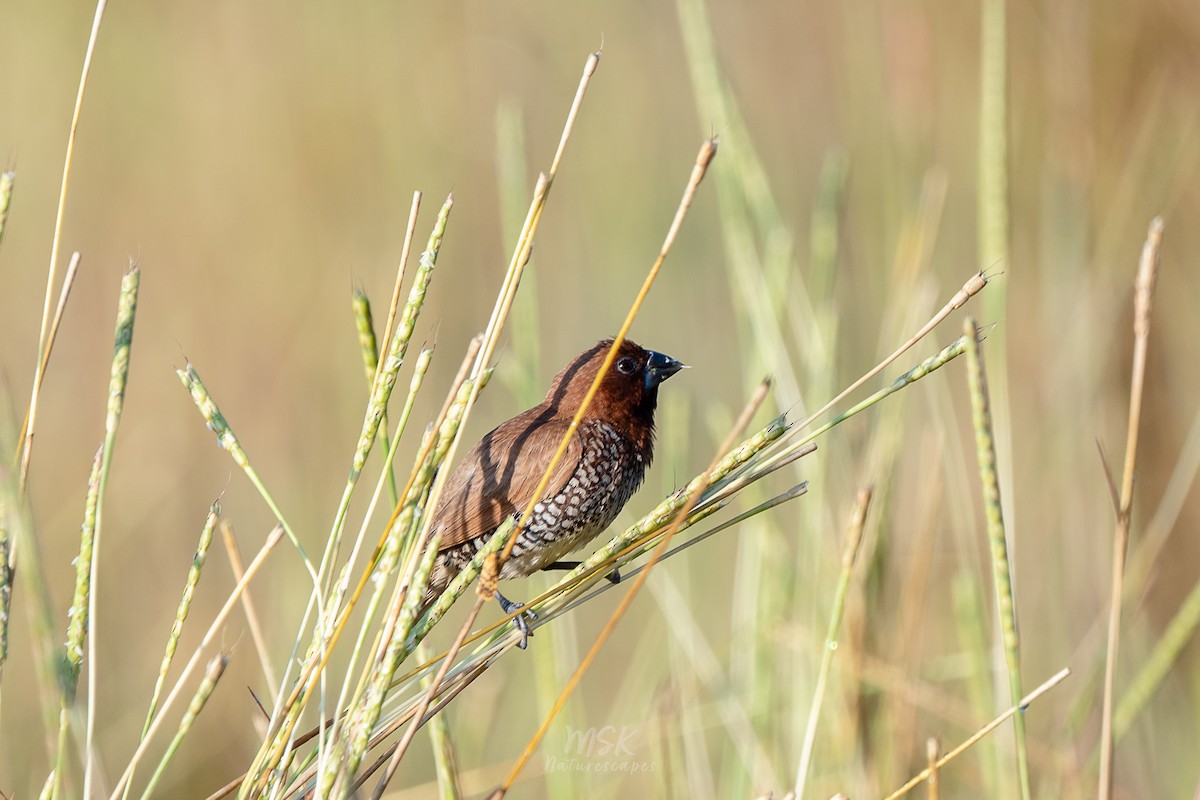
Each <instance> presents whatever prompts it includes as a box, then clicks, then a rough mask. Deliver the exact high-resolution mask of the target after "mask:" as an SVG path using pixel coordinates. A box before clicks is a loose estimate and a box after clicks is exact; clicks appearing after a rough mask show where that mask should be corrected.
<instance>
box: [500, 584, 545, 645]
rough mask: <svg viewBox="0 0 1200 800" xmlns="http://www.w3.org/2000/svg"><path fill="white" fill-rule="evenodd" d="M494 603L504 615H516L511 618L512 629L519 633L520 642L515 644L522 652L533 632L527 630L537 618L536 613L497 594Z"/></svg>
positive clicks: (522, 604)
mask: <svg viewBox="0 0 1200 800" xmlns="http://www.w3.org/2000/svg"><path fill="white" fill-rule="evenodd" d="M496 602H497V603H499V604H500V608H502V609H504V613H505V614H516V616H515V617H513V627H514V628H516V629H517V630H518V631H520V632H521V641H519V642H517V647H519V648H521V649H522V650H524V649H525V648H526V647H528V646H529V637H530V636H533V631H531V630H530V629H529V623H530V622H533V621H534V620H536V619H537V618H538V617H537V613H536V612H534V611H533V609H526V608H525V604H524V603H517V602H514V601H512V600H509V599H508V598H507V597H505V596H504V595H502V594H500V593H499V592H496ZM522 609H525V610H522ZM518 612H519V613H518Z"/></svg>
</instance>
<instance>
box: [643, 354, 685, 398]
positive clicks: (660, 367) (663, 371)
mask: <svg viewBox="0 0 1200 800" xmlns="http://www.w3.org/2000/svg"><path fill="white" fill-rule="evenodd" d="M648 352H649V353H650V359H649V360H648V361H647V362H646V388H647V389H653V388H654V387H656V386H658V385H659V384H660V383H662V382H663V381H665V380H666V379H667V378H669V377H671V376H672V375H674V374H675V373H676V372H679V370H681V369H687V364H684V363H683V362H681V361H676V360H675V359H673V358H671V357H670V356H668V355H665V354H663V353H656V352H655V351H653V350H649V351H648Z"/></svg>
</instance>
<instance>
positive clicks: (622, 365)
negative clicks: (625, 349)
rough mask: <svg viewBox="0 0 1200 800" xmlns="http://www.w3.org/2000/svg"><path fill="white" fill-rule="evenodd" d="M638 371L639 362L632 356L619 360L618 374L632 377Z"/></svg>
mask: <svg viewBox="0 0 1200 800" xmlns="http://www.w3.org/2000/svg"><path fill="white" fill-rule="evenodd" d="M636 369H637V361H636V360H635V359H633V358H631V357H630V356H625V357H624V358H621V359H618V360H617V372H619V373H621V374H622V375H632V374H633V373H634V371H635V370H636Z"/></svg>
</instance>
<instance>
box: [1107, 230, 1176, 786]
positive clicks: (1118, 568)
mask: <svg viewBox="0 0 1200 800" xmlns="http://www.w3.org/2000/svg"><path fill="white" fill-rule="evenodd" d="M1162 235H1163V221H1162V218H1161V217H1155V218H1154V219H1153V220H1151V222H1150V231H1149V233H1147V235H1146V243H1145V245H1144V246H1143V247H1142V258H1141V261H1140V263H1139V264H1138V271H1137V281H1136V283H1135V284H1134V287H1135V290H1134V298H1133V374H1132V376H1131V377H1130V379H1129V424H1128V427H1127V429H1126V432H1125V468H1124V470H1123V471H1122V473H1121V495H1120V506H1119V507H1118V509H1117V528H1116V532H1115V533H1114V535H1113V554H1112V587H1111V588H1112V595H1111V597H1110V599H1109V611H1108V647H1107V649H1106V651H1105V655H1104V700H1103V712H1102V714H1101V717H1100V785H1099V790H1098V797H1099V798H1100V800H1108V799H1109V798H1110V797H1111V796H1112V783H1113V710H1114V692H1113V688H1114V684H1115V682H1116V674H1117V653H1118V651H1119V649H1120V640H1121V593H1122V590H1123V588H1124V580H1125V553H1126V551H1127V550H1128V548H1129V521H1130V517H1131V515H1132V510H1133V480H1134V475H1135V474H1136V469H1137V451H1138V432H1139V430H1140V428H1141V422H1142V397H1143V395H1144V394H1145V387H1146V354H1147V351H1148V349H1149V342H1150V308H1151V306H1152V304H1153V300H1154V284H1155V281H1156V279H1157V276H1158V257H1159V256H1158V253H1159V248H1160V246H1161V245H1162Z"/></svg>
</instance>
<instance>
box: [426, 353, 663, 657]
mask: <svg viewBox="0 0 1200 800" xmlns="http://www.w3.org/2000/svg"><path fill="white" fill-rule="evenodd" d="M612 341H613V340H612V339H607V340H604V341H602V342H599V343H598V344H596V345H595V346H594V347H591V348H589V349H588V350H585V351H584V352H582V353H580V354H579V355H578V356H576V357H575V358H574V359H572V360H571V362H570V363H569V364H567V366H566V367H564V368H563V370H562V371H561V372H559V373H558V375H557V376H555V378H554V381H553V383H551V384H550V391H549V392H548V393H547V394H546V399H545V400H543V401H542V402H541V403H540V404H538V405H536V406H534V407H533V408H531V409H529V410H528V411H525V412H523V413H521V414H518V415H517V416H515V417H513V418H512V419H510V420H508V421H507V422H503V423H501V424H500V425H499V426H498V427H497V428H495V429H494V430H493V431H492V432H491V433H489V434H487V435H486V436H484V437H483V438H482V439H481V440H480V441H479V442H478V443H477V444H476V445H475V446H474V447H472V448H471V450H470V452H468V453H467V454H466V456H464V457H463V460H462V462H461V463H460V464H459V465H458V467H457V468H456V469H455V470H454V472H453V473H452V474H451V475H450V478H449V479H448V480H447V482H446V486H445V489H444V490H443V494H442V498H441V502H440V503H439V504H438V507H437V512H436V514H435V516H434V521H433V530H434V531H435V532H437V533H440V534H441V543H440V546H439V552H438V557H437V562H436V563H435V565H434V567H433V571H432V573H431V574H430V578H429V587H428V588H427V589H426V591H425V603H426V604H429V603H431V602H432V601H433V600H434V599H435V598H437V596H438V595H440V594H441V593H442V591H443V590H445V588H446V586H447V585H448V584H449V583H450V581H451V580H453V578H454V576H455V575H457V574H458V573H459V572H460V571H461V570H462V568H463V567H465V566H466V565H467V564H468V563H469V562H470V560H471V559H472V558H473V557H474V556H475V554H476V553H477V552H478V551H479V548H481V547H482V546H483V545H484V543H486V542H487V540H488V539H489V538H490V537H491V536H492V534H493V533H495V532H496V529H497V528H499V527H500V525H501V523H503V522H504V521H505V520H506V519H508V518H510V517H511V518H513V519H514V520H517V519H519V518H520V516H521V514H523V513H524V511H525V509H526V507H527V506H528V505H529V501H530V500H531V499H532V498H533V492H534V490H535V489H537V486H538V484H539V483H540V482H541V478H542V474H543V472H545V469H546V467H548V466H549V465H550V459H551V458H552V457H553V455H554V452H555V451H556V450H557V449H558V446H559V443H560V442H561V441H562V439H563V436H565V435H566V433H567V430H568V429H569V428H570V424H571V420H572V419H573V418H574V417H575V414H576V412H577V411H578V410H579V407H580V406H581V405H582V403H583V398H584V395H586V394H587V392H588V389H589V388H591V385H592V382H593V381H594V380H595V378H596V375H597V374H598V373H599V371H600V365H601V364H602V363H603V362H604V358H605V356H606V355H607V354H608V351H609V349H610V348H611V347H612ZM684 366H685V365H684V364H681V363H680V362H678V361H676V360H675V359H673V358H671V357H670V356H666V355H663V354H662V353H656V352H654V351H653V350H645V349H643V348H642V347H639V346H638V345H636V344H634V343H633V342H631V341H629V340H628V339H626V340H624V341H623V342H621V346H620V349H619V351H618V353H617V357H616V359H615V360H614V361H613V363H612V366H611V367H610V368H609V370H608V372H607V373H606V374H605V376H604V380H603V382H602V383H601V384H600V387H599V389H598V390H597V392H596V396H595V397H594V398H593V399H592V402H591V404H590V405H589V406H588V408H587V411H586V412H585V413H584V415H583V419H582V420H581V421H580V424H579V427H578V428H576V430H575V433H574V434H573V435H572V436H571V441H570V443H569V445H568V446H567V450H566V452H565V453H564V454H563V456H562V458H561V459H560V460H559V462H558V464H557V465H556V466H555V468H554V471H553V473H552V474H551V476H550V482H549V483H548V484H547V486H546V489H545V491H544V492H543V494H542V496H541V498H539V500H538V502H537V503H536V504H535V505H534V507H533V512H532V514H531V515H530V517H529V521H528V523H527V524H526V526H525V528H524V529H523V530H522V531H521V533H520V536H519V537H518V538H517V541H516V543H515V544H514V545H513V548H512V553H511V555H510V557H509V558H508V560H507V561H505V562H504V565H503V566H502V567H501V570H500V578H501V579H502V580H504V579H509V578H517V577H524V576H526V575H530V574H532V573H534V572H536V571H538V570H540V569H553V568H564V567H573V566H575V564H573V563H564V562H561V561H560V560H559V559H561V558H562V557H563V556H565V555H566V554H567V553H570V552H571V551H573V550H576V549H578V548H580V547H582V546H583V545H585V544H587V543H588V542H590V541H591V540H592V539H593V538H595V537H596V536H597V535H598V534H599V533H600V532H601V531H603V530H604V529H605V528H607V527H608V526H609V525H610V524H611V523H612V521H613V520H614V519H616V516H617V514H618V513H620V511H621V509H622V508H623V507H624V506H625V503H626V501H627V500H629V498H630V497H631V496H632V495H633V493H634V492H635V491H636V490H637V488H638V487H639V486H640V485H641V483H642V479H643V478H644V477H645V475H646V469H647V468H648V467H649V466H650V459H651V458H652V456H653V454H654V408H655V405H656V404H657V402H658V385H659V384H660V383H662V382H663V381H665V380H666V379H667V378H669V377H671V376H672V375H674V374H675V373H676V372H678V371H679V370H680V369H683V367H684ZM615 575H616V573H615V572H614V579H615ZM496 599H497V600H498V601H499V602H500V605H501V607H502V608H503V609H504V613H506V614H511V613H512V612H513V611H515V610H516V609H518V608H520V607H521V604H520V603H514V602H512V601H511V600H508V599H507V598H505V597H504V596H503V595H501V594H500V593H499V592H497V593H496ZM526 613H529V612H526ZM515 622H516V625H517V627H518V628H519V629H520V630H521V632H522V634H523V636H522V639H521V647H524V646H525V636H527V635H528V626H527V624H526V622H525V619H524V615H523V614H518V615H517V617H516V620H515Z"/></svg>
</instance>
